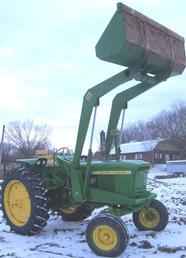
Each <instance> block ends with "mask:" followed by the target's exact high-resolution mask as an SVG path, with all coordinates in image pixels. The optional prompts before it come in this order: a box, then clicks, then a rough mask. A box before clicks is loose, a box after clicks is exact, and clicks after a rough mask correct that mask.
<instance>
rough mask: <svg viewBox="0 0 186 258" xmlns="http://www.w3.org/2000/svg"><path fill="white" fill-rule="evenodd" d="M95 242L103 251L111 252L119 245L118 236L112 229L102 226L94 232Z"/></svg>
mask: <svg viewBox="0 0 186 258" xmlns="http://www.w3.org/2000/svg"><path fill="white" fill-rule="evenodd" d="M93 241H94V244H95V245H96V246H97V247H98V248H99V249H101V250H103V251H111V250H113V249H114V248H115V247H116V245H117V243H118V235H117V232H116V231H115V230H114V229H113V228H112V227H110V226H107V225H100V226H97V227H96V228H95V229H94V231H93Z"/></svg>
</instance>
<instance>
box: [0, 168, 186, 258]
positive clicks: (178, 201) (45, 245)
mask: <svg viewBox="0 0 186 258" xmlns="http://www.w3.org/2000/svg"><path fill="white" fill-rule="evenodd" d="M158 172H159V171H157V169H156V170H155V169H153V170H152V171H151V173H150V179H149V187H150V188H152V189H153V190H154V192H156V193H157V194H158V199H159V200H161V201H162V202H163V203H164V204H165V205H166V206H167V207H168V208H169V213H170V221H169V224H168V226H167V228H166V229H165V230H164V231H163V232H161V233H154V232H139V231H138V230H137V229H136V228H135V226H134V225H133V223H132V220H131V216H125V217H123V220H124V221H125V223H126V224H127V227H128V230H129V234H130V243H129V246H128V248H127V250H126V251H125V252H124V253H123V255H122V256H121V257H123V258H127V257H131V258H146V257H147V258H151V257H152V258H153V257H160V258H162V257H163V258H166V257H169V258H186V178H173V179H166V180H165V179H164V180H163V179H162V180H155V179H154V175H156V173H158ZM161 173H162V172H161ZM87 223H88V221H84V222H82V223H67V222H63V221H62V220H61V219H60V218H59V217H51V218H50V220H49V222H48V226H47V227H46V228H45V229H44V230H43V231H42V233H41V234H40V235H37V236H33V237H24V236H20V235H16V234H14V233H12V232H10V230H9V227H8V226H6V223H5V221H4V220H3V218H2V213H1V211H0V257H17V258H18V257H19V258H23V257H24V258H25V257H29V258H35V257H40V258H58V257H61V258H85V257H86V258H95V257H97V256H96V255H94V254H93V253H92V252H91V250H90V249H89V248H88V246H87V244H86V241H85V235H84V232H85V229H86V225H87Z"/></svg>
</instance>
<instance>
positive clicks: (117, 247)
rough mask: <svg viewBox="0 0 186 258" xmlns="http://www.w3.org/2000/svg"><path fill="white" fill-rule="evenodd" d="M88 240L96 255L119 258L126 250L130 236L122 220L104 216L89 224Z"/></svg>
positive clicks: (99, 216)
mask: <svg viewBox="0 0 186 258" xmlns="http://www.w3.org/2000/svg"><path fill="white" fill-rule="evenodd" d="M86 239H87V243H88V245H89V247H90V248H91V249H92V251H93V252H94V253H95V254H97V255H99V256H106V257H117V256H119V255H120V254H122V253H123V251H124V250H125V249H126V247H127V245H128V241H129V235H128V232H127V229H126V227H125V225H124V223H123V221H122V220H121V219H120V218H117V217H115V216H112V215H110V214H109V215H106V214H105V215H103V214H102V215H98V216H97V217H95V218H94V219H92V220H91V221H90V222H89V224H88V227H87V231H86Z"/></svg>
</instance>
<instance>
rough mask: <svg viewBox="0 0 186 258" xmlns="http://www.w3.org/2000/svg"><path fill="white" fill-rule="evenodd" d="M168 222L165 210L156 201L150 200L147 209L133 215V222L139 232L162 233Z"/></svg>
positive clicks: (161, 204)
mask: <svg viewBox="0 0 186 258" xmlns="http://www.w3.org/2000/svg"><path fill="white" fill-rule="evenodd" d="M144 220H146V222H144ZM153 220H154V221H153ZM168 220H169V215H168V211H167V208H166V207H165V206H164V205H163V203H161V202H160V201H158V200H152V202H151V204H150V205H149V207H148V208H143V209H141V210H139V211H137V212H134V213H133V222H134V224H135V226H136V227H137V228H138V229H139V230H152V231H162V230H164V229H165V227H166V226H167V224H168Z"/></svg>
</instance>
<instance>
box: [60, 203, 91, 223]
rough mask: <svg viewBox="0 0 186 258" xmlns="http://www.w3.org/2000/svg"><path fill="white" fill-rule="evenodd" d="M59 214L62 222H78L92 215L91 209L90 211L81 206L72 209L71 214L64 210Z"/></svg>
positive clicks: (86, 207)
mask: <svg viewBox="0 0 186 258" xmlns="http://www.w3.org/2000/svg"><path fill="white" fill-rule="evenodd" d="M60 213H61V216H62V219H63V220H64V221H75V222H78V221H82V220H84V219H86V218H88V217H89V216H90V215H91V213H92V209H90V208H89V207H88V206H86V205H82V206H79V207H77V208H75V209H72V212H65V209H64V210H61V212H60Z"/></svg>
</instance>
